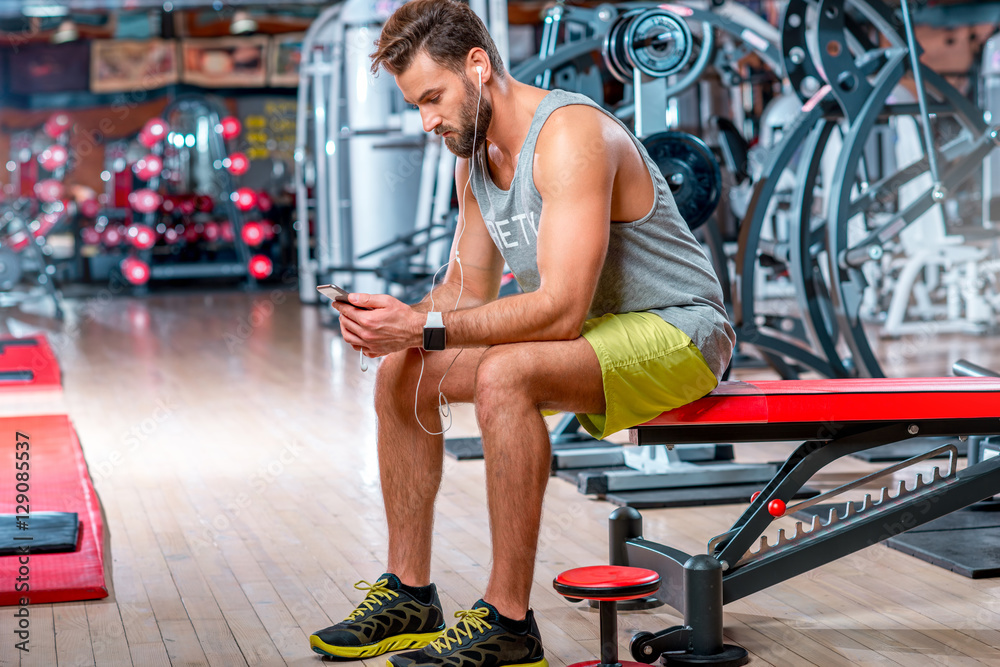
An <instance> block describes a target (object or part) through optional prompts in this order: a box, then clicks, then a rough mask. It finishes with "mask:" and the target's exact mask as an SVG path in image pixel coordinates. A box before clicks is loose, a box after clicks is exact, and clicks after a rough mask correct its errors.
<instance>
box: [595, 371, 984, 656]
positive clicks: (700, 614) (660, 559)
mask: <svg viewBox="0 0 1000 667" xmlns="http://www.w3.org/2000/svg"><path fill="white" fill-rule="evenodd" d="M997 434H1000V379H998V378H978V377H976V378H967V377H954V378H913V379H865V380H850V379H841V380H791V381H773V382H754V383H749V382H723V383H722V384H721V385H720V386H719V387H718V388H717V389H716V390H715V391H713V392H712V393H711V394H709V395H708V396H706V397H704V398H702V399H700V400H698V401H695V402H694V403H691V404H689V405H686V406H683V407H681V408H678V409H676V410H672V411H670V412H665V413H664V414H662V415H660V416H659V417H657V418H656V419H653V420H652V421H649V422H647V423H645V424H642V425H640V426H637V427H635V428H634V429H632V430H631V431H630V436H631V440H632V442H633V443H634V444H638V445H652V444H666V445H677V444H685V443H701V442H769V441H770V442H774V441H785V440H792V441H803V442H802V444H801V445H799V447H798V448H797V449H795V451H794V452H793V453H792V454H791V456H789V457H788V459H787V460H786V461H785V462H784V463H783V464H782V465H781V466H780V468H779V469H778V472H777V474H775V476H774V477H773V478H772V479H771V481H770V482H769V483H768V484H767V485H766V486H765V487H764V488H763V489H762V490H761V492H760V494H759V495H757V496H756V497H755V498H754V499H753V500H752V502H751V503H750V506H749V507H748V508H747V509H746V511H745V512H744V513H743V515H742V516H741V517H740V518H739V519H738V520H737V521H736V522H735V523H734V524H733V525H732V527H731V528H730V529H729V530H728V531H726V532H725V533H723V534H721V535H717V536H715V537H713V538H712V539H711V540H709V542H708V547H707V550H706V553H703V554H699V555H691V554H687V553H684V552H682V551H680V550H678V549H674V548H672V547H669V546H665V545H662V544H657V543H655V542H652V541H649V540H647V539H645V538H643V535H642V516H641V515H640V514H639V512H638V511H636V510H635V509H632V508H620V509H618V510H615V512H614V513H612V515H611V519H610V545H611V564H612V565H624V566H633V567H641V568H648V569H650V570H653V571H655V572H657V573H659V575H660V577H661V580H662V583H661V586H660V588H659V590H658V591H657V593H656V598H657V599H659V600H660V601H662V602H664V603H666V604H667V605H669V606H671V607H673V608H674V609H676V610H677V611H679V612H681V613H682V614H683V615H684V625H682V626H676V627H672V628H667V629H666V630H662V631H660V632H657V633H655V634H654V633H648V632H643V633H639V634H637V635H636V636H635V637H634V638H633V639H632V642H631V645H630V652H631V653H632V657H633V658H634V659H635V660H637V661H640V662H644V663H653V662H654V661H656V660H657V659H658V658H660V657H661V656H662V658H663V661H664V664H665V665H667V666H668V667H669V666H672V665H692V664H698V665H742V664H746V661H747V652H746V651H745V650H743V649H742V648H740V647H738V646H731V645H724V644H723V639H722V631H723V620H722V607H723V605H724V604H727V603H729V602H733V601H735V600H739V599H741V598H744V597H746V596H748V595H750V594H752V593H755V592H757V591H760V590H763V589H765V588H767V587H768V586H772V585H774V584H776V583H779V582H782V581H785V580H786V579H790V578H792V577H794V576H796V575H798V574H802V573H803V572H807V571H808V570H811V569H813V568H816V567H819V566H820V565H824V564H826V563H829V562H831V561H833V560H836V559H837V558H840V557H842V556H846V555H848V554H851V553H854V552H855V551H858V550H860V549H863V548H865V547H867V546H870V545H872V544H875V543H876V542H881V541H883V540H886V539H888V538H890V537H893V536H894V535H897V534H899V533H901V532H904V531H906V530H909V529H911V528H915V527H917V526H919V525H923V524H925V523H927V522H929V521H932V520H934V519H937V518H940V517H942V516H944V515H946V514H950V513H951V512H954V511H956V510H959V509H962V508H964V507H968V506H969V505H973V504H975V503H977V502H979V501H981V500H984V499H986V498H990V497H992V496H994V495H996V494H998V493H1000V457H995V458H992V459H988V460H986V461H983V462H981V463H978V464H976V465H973V466H970V467H967V468H964V469H962V470H958V469H957V458H958V452H957V450H956V448H955V447H954V445H945V446H943V447H939V448H937V449H935V450H934V451H932V452H927V453H926V454H922V455H920V456H917V457H914V458H912V459H910V460H908V461H904V462H903V463H899V464H894V465H892V466H889V467H887V468H885V469H883V470H881V471H879V472H877V473H874V474H871V475H867V476H865V477H863V478H861V479H859V480H856V481H854V482H851V483H849V484H845V485H844V486H842V487H840V488H838V489H834V490H832V491H829V492H827V493H824V494H822V495H820V496H817V497H814V498H811V499H809V500H805V501H801V502H799V503H797V504H794V505H791V506H787V507H786V503H788V504H791V503H790V501H791V500H792V498H793V496H794V495H795V493H796V491H798V490H799V489H800V488H801V487H802V486H803V485H804V484H805V483H806V482H807V481H808V480H809V479H810V478H811V477H812V476H813V475H814V474H815V473H816V472H818V471H819V470H820V469H822V468H823V467H824V466H826V465H828V464H829V463H831V462H833V461H835V460H837V459H839V458H841V457H843V456H849V455H851V454H854V453H856V452H860V451H863V450H866V449H870V448H873V447H878V446H881V445H885V444H890V443H894V442H900V441H903V440H907V439H910V438H913V437H915V436H918V435H919V436H921V437H922V436H946V437H957V438H965V437H967V436H970V435H997ZM942 454H946V455H948V457H949V461H948V463H947V468H946V470H944V472H941V471H939V470H935V472H934V473H933V475H931V479H924V478H923V477H922V476H918V477H917V478H916V482H915V483H913V482H911V483H910V484H908V485H904V483H902V482H901V483H899V484H897V485H895V486H894V487H893V490H892V492H890V489H889V488H888V487H884V488H883V489H882V491H881V493H880V494H879V497H877V498H872V497H871V496H867V497H866V498H865V500H864V501H863V502H860V503H857V504H855V503H848V504H847V508H846V509H845V511H844V513H843V515H838V514H837V513H836V512H835V511H834V512H831V514H830V517H829V519H828V520H827V521H825V522H824V521H820V520H819V518H818V517H817V518H816V519H814V520H813V522H812V525H811V526H808V527H803V526H802V524H801V523H799V524H796V527H795V530H794V531H793V533H792V534H791V535H786V534H785V532H784V530H779V531H777V536H776V537H775V536H774V535H765V534H764V533H765V531H766V530H767V529H768V527H769V526H770V525H771V522H772V521H774V519H775V518H776V517H780V516H787V515H789V514H791V513H792V512H793V511H796V510H798V509H804V508H805V507H807V506H812V505H815V504H817V503H820V502H823V501H825V500H829V499H830V498H832V497H833V496H836V495H838V494H841V493H843V492H845V491H849V490H851V489H854V488H857V487H859V486H862V485H864V484H868V483H871V482H872V481H874V480H876V479H878V478H880V477H889V476H891V475H892V474H894V473H896V472H899V471H900V470H903V469H905V468H906V467H908V466H910V465H913V464H915V463H919V462H922V461H926V460H927V459H929V458H931V457H932V456H939V455H942ZM769 540H770V541H769ZM755 545H756V550H754V551H751V547H753V546H755Z"/></svg>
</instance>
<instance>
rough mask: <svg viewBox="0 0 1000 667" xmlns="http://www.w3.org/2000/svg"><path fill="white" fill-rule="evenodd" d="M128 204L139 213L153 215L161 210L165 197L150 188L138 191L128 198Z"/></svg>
mask: <svg viewBox="0 0 1000 667" xmlns="http://www.w3.org/2000/svg"><path fill="white" fill-rule="evenodd" d="M128 203H129V204H130V205H131V206H132V209H133V210H134V211H136V212H137V213H152V212H153V211H155V210H157V209H158V208H160V205H161V204H162V203H163V197H161V196H160V194H159V193H158V192H153V191H152V190H150V189H148V188H143V189H141V190H136V191H135V192H133V193H132V194H130V195H129V196H128Z"/></svg>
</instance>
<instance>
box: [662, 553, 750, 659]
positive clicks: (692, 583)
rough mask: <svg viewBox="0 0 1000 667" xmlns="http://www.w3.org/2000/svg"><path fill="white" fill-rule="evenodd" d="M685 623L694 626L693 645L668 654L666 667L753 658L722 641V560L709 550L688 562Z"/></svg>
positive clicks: (690, 626) (685, 589) (686, 569)
mask: <svg viewBox="0 0 1000 667" xmlns="http://www.w3.org/2000/svg"><path fill="white" fill-rule="evenodd" d="M684 624H685V625H686V626H687V627H689V628H691V637H690V644H689V648H688V650H687V651H686V652H685V653H667V654H664V656H663V664H664V665H666V667H675V666H677V667H681V666H682V665H715V666H716V667H739V666H740V665H745V664H747V663H748V662H750V656H749V654H748V653H747V651H746V649H744V648H741V647H739V646H734V645H732V644H724V643H723V641H722V563H720V562H719V561H718V560H716V559H715V558H713V557H711V556H709V555H707V554H701V555H698V556H692V557H691V558H690V560H688V562H686V563H685V564H684Z"/></svg>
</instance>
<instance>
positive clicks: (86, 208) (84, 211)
mask: <svg viewBox="0 0 1000 667" xmlns="http://www.w3.org/2000/svg"><path fill="white" fill-rule="evenodd" d="M78 207H79V209H80V215H82V216H83V217H85V218H96V217H97V216H98V215H99V214H100V212H101V204H100V202H98V201H97V200H96V199H84V200H83V201H81V202H80V203H79V204H78Z"/></svg>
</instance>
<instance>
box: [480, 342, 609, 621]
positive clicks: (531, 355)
mask: <svg viewBox="0 0 1000 667" xmlns="http://www.w3.org/2000/svg"><path fill="white" fill-rule="evenodd" d="M475 398H476V401H475V402H476V416H477V418H478V420H479V427H480V430H481V431H482V436H483V450H484V454H485V457H486V489H487V497H488V500H489V514H490V534H491V536H492V547H493V569H492V571H491V573H490V582H489V585H488V586H487V589H486V595H485V596H484V600H486V601H487V602H489V603H490V604H492V605H493V606H494V607H496V609H497V611H499V612H500V613H501V614H503V615H504V616H507V617H509V618H513V619H522V618H524V616H525V614H526V612H527V609H528V597H529V595H530V592H531V581H532V575H533V574H534V566H535V551H536V549H537V546H538V531H539V525H540V523H541V515H542V498H543V495H544V493H545V486H546V484H547V482H548V479H549V466H550V464H551V462H550V459H551V453H550V444H549V433H548V429H547V428H546V425H545V421H544V419H543V418H542V415H541V413H540V412H539V411H540V410H541V409H553V410H564V411H568V412H586V413H603V412H604V410H605V402H604V387H603V383H602V379H601V368H600V364H599V363H598V360H597V355H596V354H595V353H594V350H593V348H592V347H591V346H590V344H589V343H588V342H587V341H586V340H584V339H583V338H578V339H576V340H572V341H553V342H540V343H518V344H511V345H498V346H495V347H492V348H490V349H489V350H488V351H487V352H486V354H485V355H484V356H483V358H482V361H481V362H480V363H479V369H478V372H477V376H476V397H475Z"/></svg>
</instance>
